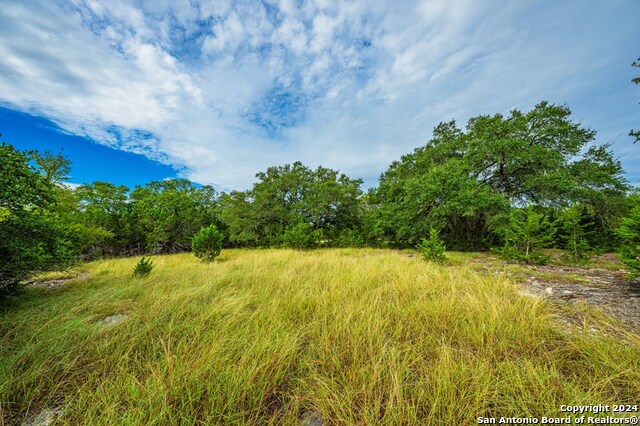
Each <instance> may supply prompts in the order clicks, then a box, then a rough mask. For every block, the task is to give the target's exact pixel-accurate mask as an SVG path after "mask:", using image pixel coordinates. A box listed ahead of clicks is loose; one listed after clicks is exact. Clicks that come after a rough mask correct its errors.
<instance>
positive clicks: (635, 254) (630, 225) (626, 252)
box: [618, 206, 640, 276]
mask: <svg viewBox="0 0 640 426" xmlns="http://www.w3.org/2000/svg"><path fill="white" fill-rule="evenodd" d="M618 235H619V236H620V240H621V242H622V244H621V246H620V261H621V262H622V263H624V264H625V265H627V266H628V267H629V268H630V269H631V274H632V275H633V276H640V206H637V207H634V208H633V209H632V210H631V212H630V213H629V216H628V217H625V218H624V219H622V220H621V221H620V227H619V228H618Z"/></svg>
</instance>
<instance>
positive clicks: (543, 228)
mask: <svg viewBox="0 0 640 426" xmlns="http://www.w3.org/2000/svg"><path fill="white" fill-rule="evenodd" d="M499 233H501V234H502V235H503V237H504V241H505V243H504V246H503V247H502V248H494V249H493V251H494V252H496V253H498V254H499V255H500V256H502V257H503V258H505V259H509V260H516V261H518V262H525V263H530V264H537V265H544V264H545V263H547V262H548V261H549V258H550V257H549V256H548V255H547V254H545V253H544V250H543V249H544V248H545V247H547V246H549V245H550V244H551V243H552V241H553V235H554V233H555V229H554V227H553V224H552V223H551V222H549V220H548V219H547V217H546V216H545V215H544V214H543V213H539V212H537V211H536V210H535V208H533V207H529V208H526V209H513V210H512V211H511V212H510V213H509V215H508V216H507V217H506V221H505V223H504V224H503V225H502V226H501V228H500V229H499Z"/></svg>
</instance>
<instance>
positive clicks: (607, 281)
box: [522, 265, 640, 333]
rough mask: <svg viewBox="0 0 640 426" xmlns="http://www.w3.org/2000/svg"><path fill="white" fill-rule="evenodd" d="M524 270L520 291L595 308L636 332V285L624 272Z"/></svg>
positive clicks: (639, 319) (639, 306)
mask: <svg viewBox="0 0 640 426" xmlns="http://www.w3.org/2000/svg"><path fill="white" fill-rule="evenodd" d="M526 268H527V269H529V270H530V271H531V274H527V276H526V277H525V278H524V281H523V282H522V287H523V289H522V291H523V292H528V293H531V294H534V295H536V296H541V297H546V298H548V299H551V300H552V301H554V302H558V303H576V302H584V303H587V304H589V305H592V306H596V307H598V308H599V309H601V310H602V311H603V312H605V313H606V314H608V315H610V316H612V317H615V318H617V319H619V320H620V321H622V322H623V323H624V324H626V325H627V326H629V328H631V329H632V330H633V331H635V332H637V333H640V283H639V282H634V281H630V280H628V279H627V278H626V277H625V273H624V271H610V270H606V269H588V268H570V267H557V266H548V265H547V266H527V267H526ZM540 272H542V274H541V273H540Z"/></svg>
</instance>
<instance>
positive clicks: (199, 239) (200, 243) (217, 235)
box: [191, 225, 224, 262]
mask: <svg viewBox="0 0 640 426" xmlns="http://www.w3.org/2000/svg"><path fill="white" fill-rule="evenodd" d="M223 239H224V235H223V234H222V232H220V231H218V228H217V227H216V226H215V225H210V226H207V227H206V228H202V229H200V231H198V233H197V234H196V235H195V236H194V237H193V239H192V240H191V248H192V249H193V254H194V255H195V256H196V257H197V258H199V259H202V260H204V261H206V262H211V261H212V260H214V259H215V258H216V257H218V256H219V255H220V251H221V250H222V240H223Z"/></svg>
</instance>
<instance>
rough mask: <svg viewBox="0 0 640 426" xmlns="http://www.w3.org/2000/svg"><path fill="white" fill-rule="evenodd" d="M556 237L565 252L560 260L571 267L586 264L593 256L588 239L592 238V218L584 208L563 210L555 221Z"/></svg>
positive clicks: (575, 207)
mask: <svg viewBox="0 0 640 426" xmlns="http://www.w3.org/2000/svg"><path fill="white" fill-rule="evenodd" d="M555 226H556V228H557V229H558V236H559V238H560V241H562V243H563V246H564V249H565V250H566V252H565V253H564V254H563V255H562V260H563V261H564V262H566V263H569V264H572V265H579V264H583V263H586V262H587V260H589V258H590V257H591V256H592V255H593V249H592V247H591V244H590V243H589V239H590V238H591V237H592V236H593V235H592V234H593V231H592V228H593V226H594V223H593V217H592V216H591V215H590V214H589V212H588V211H587V209H586V207H584V206H574V207H571V208H570V209H567V210H565V211H564V212H563V213H562V214H561V216H560V217H559V218H558V219H557V220H556V223H555Z"/></svg>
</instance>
